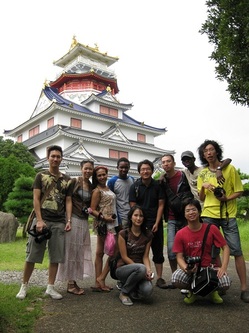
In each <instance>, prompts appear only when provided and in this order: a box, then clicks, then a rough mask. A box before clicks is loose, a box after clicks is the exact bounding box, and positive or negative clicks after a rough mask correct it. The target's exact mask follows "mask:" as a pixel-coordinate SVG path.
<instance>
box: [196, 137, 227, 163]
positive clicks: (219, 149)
mask: <svg viewBox="0 0 249 333" xmlns="http://www.w3.org/2000/svg"><path fill="white" fill-rule="evenodd" d="M208 145H212V146H213V147H214V149H215V151H216V153H217V158H218V160H219V161H221V160H222V157H223V156H222V155H223V149H222V146H221V145H219V144H218V142H216V141H214V140H205V141H204V142H203V143H202V144H201V145H200V147H199V148H198V149H197V151H198V154H199V158H200V161H201V164H202V165H208V161H207V160H206V159H205V157H204V150H205V148H206V147H207V146H208Z"/></svg>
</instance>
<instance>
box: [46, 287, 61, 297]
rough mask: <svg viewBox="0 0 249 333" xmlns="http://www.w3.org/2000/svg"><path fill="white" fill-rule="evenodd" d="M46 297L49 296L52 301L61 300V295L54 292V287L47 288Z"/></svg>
mask: <svg viewBox="0 0 249 333" xmlns="http://www.w3.org/2000/svg"><path fill="white" fill-rule="evenodd" d="M45 294H46V295H49V296H50V297H51V298H53V299H62V297H63V296H62V295H61V294H59V293H58V292H57V291H56V290H54V286H52V285H50V286H47V290H46V291H45Z"/></svg>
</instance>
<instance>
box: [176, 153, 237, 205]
mask: <svg viewBox="0 0 249 333" xmlns="http://www.w3.org/2000/svg"><path fill="white" fill-rule="evenodd" d="M181 160H182V164H183V165H184V166H185V168H186V169H184V173H185V175H186V177H187V179H188V183H189V186H190V188H191V192H192V193H193V195H194V197H195V198H196V199H197V200H199V201H200V204H201V206H202V208H203V202H202V201H201V200H200V198H199V194H198V190H197V178H198V175H199V173H200V172H201V170H202V169H203V167H202V166H201V167H198V166H197V165H195V156H194V154H193V153H192V151H190V150H186V151H184V152H183V153H182V155H181ZM231 161H232V160H231V159H230V158H227V159H225V160H224V161H221V165H220V167H219V169H217V170H216V178H217V181H218V183H219V184H223V183H224V181H225V179H224V177H223V174H222V169H223V168H225V167H226V166H228V164H230V163H231Z"/></svg>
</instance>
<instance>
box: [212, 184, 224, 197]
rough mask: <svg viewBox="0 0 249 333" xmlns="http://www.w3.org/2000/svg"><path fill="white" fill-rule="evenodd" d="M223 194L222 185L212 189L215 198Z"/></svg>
mask: <svg viewBox="0 0 249 333" xmlns="http://www.w3.org/2000/svg"><path fill="white" fill-rule="evenodd" d="M225 194H226V191H225V190H224V188H222V187H219V186H218V187H216V188H215V189H214V195H215V196H216V198H221V197H223V195H225Z"/></svg>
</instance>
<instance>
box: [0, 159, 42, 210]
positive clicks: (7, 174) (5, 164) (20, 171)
mask: <svg viewBox="0 0 249 333" xmlns="http://www.w3.org/2000/svg"><path fill="white" fill-rule="evenodd" d="M35 174H36V170H35V169H34V168H33V167H32V166H30V164H28V163H21V162H19V161H18V159H17V158H16V157H15V156H14V155H10V156H9V157H7V158H3V157H0V179H1V187H0V210H1V209H2V208H3V204H4V202H5V201H6V199H7V197H8V194H9V193H10V192H11V191H12V188H13V186H14V183H15V181H16V180H17V179H18V178H19V177H20V176H22V175H23V176H26V177H33V178H34V177H35Z"/></svg>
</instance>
